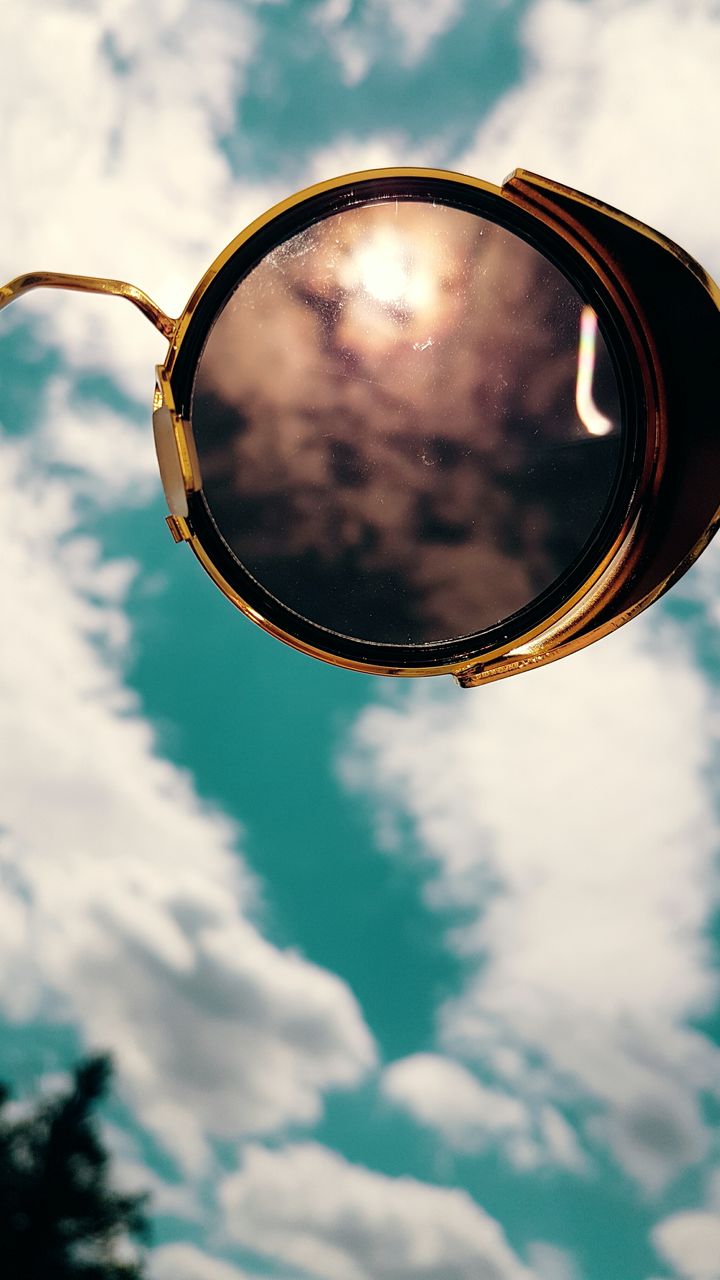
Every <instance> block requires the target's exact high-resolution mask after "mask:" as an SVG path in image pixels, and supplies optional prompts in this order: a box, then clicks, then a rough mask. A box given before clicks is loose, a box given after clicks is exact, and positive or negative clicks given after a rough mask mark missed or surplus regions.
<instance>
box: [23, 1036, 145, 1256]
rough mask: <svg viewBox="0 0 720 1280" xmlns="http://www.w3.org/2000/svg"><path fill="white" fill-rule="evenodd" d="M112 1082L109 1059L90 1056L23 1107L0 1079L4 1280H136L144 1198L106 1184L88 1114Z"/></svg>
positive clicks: (103, 1158) (104, 1161)
mask: <svg viewBox="0 0 720 1280" xmlns="http://www.w3.org/2000/svg"><path fill="white" fill-rule="evenodd" d="M111 1078H112V1064H111V1062H110V1059H109V1058H107V1057H96V1058H89V1059H87V1060H85V1061H84V1062H81V1063H79V1064H78V1066H77V1067H76V1068H75V1071H74V1075H73V1083H72V1085H71V1087H70V1089H69V1090H68V1091H67V1092H65V1093H62V1094H59V1095H54V1096H53V1097H52V1098H49V1099H41V1100H40V1101H39V1102H37V1103H36V1104H35V1105H34V1106H31V1107H29V1108H27V1107H25V1105H22V1106H20V1107H19V1108H15V1107H14V1106H13V1105H11V1095H10V1090H9V1089H8V1087H7V1086H6V1085H3V1084H0V1271H1V1272H2V1276H3V1278H4V1280H142V1276H143V1274H144V1271H143V1265H142V1260H141V1256H140V1251H139V1249H138V1248H137V1247H136V1246H139V1245H141V1244H142V1243H144V1242H145V1241H146V1240H147V1238H148V1234H149V1224H148V1219H147V1216H146V1213H145V1205H146V1197H145V1196H137V1195H121V1194H119V1193H118V1192H116V1191H114V1190H113V1188H112V1185H111V1183H110V1176H109V1175H110V1158H109V1156H108V1154H107V1152H106V1150H105V1148H104V1147H103V1144H102V1142H101V1140H100V1137H99V1134H98V1127H97V1122H96V1119H95V1116H94V1111H95V1109H96V1108H97V1106H98V1105H99V1104H100V1103H101V1102H102V1100H103V1098H104V1097H105V1096H106V1094H107V1092H108V1088H109V1086H110V1082H111ZM128 1246H135V1247H132V1248H129V1247H128ZM133 1255H134V1257H133Z"/></svg>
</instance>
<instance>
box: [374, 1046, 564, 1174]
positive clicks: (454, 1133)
mask: <svg viewBox="0 0 720 1280" xmlns="http://www.w3.org/2000/svg"><path fill="white" fill-rule="evenodd" d="M381 1089H382V1092H383V1093H384V1095H385V1097H386V1098H388V1100H389V1101H391V1102H393V1103H395V1104H396V1105H397V1106H400V1107H403V1108H404V1109H405V1110H407V1111H408V1112H409V1113H410V1114H411V1115H412V1116H413V1117H414V1119H415V1120H417V1121H418V1122H419V1123H420V1124H423V1125H426V1126H427V1127H428V1128H430V1129H433V1130H435V1131H436V1132H437V1133H438V1134H439V1135H440V1136H441V1137H442V1139H443V1140H444V1141H445V1142H446V1143H447V1144H448V1145H449V1146H450V1147H451V1148H452V1149H453V1150H454V1151H458V1152H466V1153H472V1152H479V1151H482V1150H483V1149H484V1148H486V1147H487V1146H488V1145H490V1144H492V1143H497V1142H500V1143H502V1144H503V1147H504V1150H505V1154H506V1155H507V1157H508V1159H509V1160H510V1162H511V1163H512V1164H514V1165H516V1166H517V1168H519V1169H523V1170H530V1169H534V1168H536V1167H537V1166H538V1165H541V1164H554V1165H557V1166H559V1167H561V1168H566V1169H569V1170H571V1171H572V1172H574V1173H584V1172H586V1170H587V1160H586V1157H585V1155H584V1153H583V1152H582V1150H581V1148H580V1146H579V1143H578V1140H577V1137H576V1135H575V1132H574V1130H573V1129H572V1128H571V1127H570V1125H569V1124H568V1123H567V1121H566V1120H565V1119H564V1118H563V1116H562V1115H561V1114H560V1112H559V1111H558V1110H557V1109H556V1108H555V1107H551V1106H550V1105H549V1104H548V1103H543V1104H541V1105H540V1106H539V1107H536V1108H535V1113H534V1114H533V1108H532V1107H531V1106H530V1105H529V1104H528V1102H526V1101H521V1100H520V1099H519V1098H518V1097H516V1096H513V1095H512V1094H510V1093H505V1092H501V1091H500V1090H499V1089H489V1088H487V1086H486V1085H484V1084H481V1083H480V1081H479V1080H478V1079H477V1077H476V1076H474V1075H473V1074H472V1073H471V1072H470V1071H469V1070H468V1069H467V1067H465V1066H463V1065H462V1064H461V1063H459V1062H454V1061H453V1060H452V1059H450V1058H444V1057H442V1056H441V1055H440V1054H434V1053H418V1054H413V1055H412V1056H411V1057H409V1058H402V1059H400V1061H398V1062H393V1063H391V1064H390V1066H389V1067H386V1069H385V1071H384V1072H383V1075H382V1078H381Z"/></svg>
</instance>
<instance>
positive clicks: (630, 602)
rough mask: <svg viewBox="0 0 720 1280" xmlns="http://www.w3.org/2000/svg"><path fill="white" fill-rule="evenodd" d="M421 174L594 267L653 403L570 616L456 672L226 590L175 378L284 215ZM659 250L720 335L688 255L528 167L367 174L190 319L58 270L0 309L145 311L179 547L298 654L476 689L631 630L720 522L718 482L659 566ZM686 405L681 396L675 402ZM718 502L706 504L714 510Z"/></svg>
mask: <svg viewBox="0 0 720 1280" xmlns="http://www.w3.org/2000/svg"><path fill="white" fill-rule="evenodd" d="M415 177H417V178H421V179H422V178H432V179H433V180H437V179H439V180H448V179H449V180H452V181H453V182H455V183H460V184H463V185H465V186H467V187H469V188H473V189H475V190H476V191H480V192H485V193H488V194H490V195H492V196H494V197H499V198H500V199H501V200H502V201H505V202H506V203H507V204H508V205H512V206H515V207H516V208H519V209H522V210H524V211H525V212H526V213H528V214H530V215H531V216H532V218H533V219H535V220H536V222H537V223H538V224H541V225H542V226H543V227H544V228H546V229H548V230H549V231H550V232H552V233H554V234H555V235H556V236H557V237H559V238H560V239H561V241H562V242H563V243H564V244H565V245H566V246H567V251H568V254H574V255H575V257H576V258H579V259H581V260H582V261H583V262H584V264H585V265H586V267H587V268H589V269H590V271H591V272H592V274H593V276H594V278H595V280H596V281H597V283H598V285H599V286H600V288H601V289H602V291H603V292H604V295H605V297H606V299H608V301H609V304H610V305H611V307H612V309H613V310H614V312H615V314H616V316H617V317H618V319H619V320H620V322H621V326H622V329H623V331H624V333H625V335H626V336H627V340H628V342H629V345H630V347H631V356H632V359H633V362H634V366H635V368H636V371H637V376H638V379H639V380H640V383H641V385H642V392H643V396H644V401H645V404H646V406H647V422H646V428H647V430H646V441H645V448H644V452H643V455H642V458H641V459H640V463H639V466H638V471H637V475H636V476H635V482H634V486H633V489H632V493H631V496H630V499H629V501H628V504H627V508H626V510H625V512H624V514H623V516H622V519H621V520H620V523H619V526H618V528H617V529H616V530H615V532H614V537H613V539H612V544H611V546H610V547H609V549H608V550H607V551H606V552H605V554H604V555H603V556H602V558H601V559H600V560H599V561H598V562H597V563H596V564H595V565H594V566H593V568H592V571H591V572H590V573H589V574H588V576H587V578H586V579H585V581H584V582H583V583H582V584H581V585H580V586H579V587H578V589H577V590H576V591H574V593H573V594H572V596H571V597H570V598H568V599H567V600H565V601H564V603H563V604H562V606H561V607H559V608H557V609H556V610H555V611H554V612H553V613H552V614H551V615H549V616H548V617H546V618H544V619H543V620H542V622H541V623H540V624H539V625H536V626H535V627H533V629H532V630H530V631H528V632H527V633H525V634H523V635H522V636H520V637H516V638H515V639H513V640H511V641H508V642H507V643H506V644H504V645H500V646H498V647H496V648H494V649H492V650H491V651H489V652H481V653H476V654H467V655H465V656H464V657H462V658H461V659H459V660H457V661H452V662H446V663H444V664H443V665H418V666H412V667H408V666H403V667H398V666H391V665H379V664H377V663H375V662H371V661H367V662H366V661H363V660H361V659H358V660H356V659H349V658H347V657H344V656H342V657H341V656H338V655H337V654H336V653H332V652H330V651H328V650H325V649H323V648H321V647H317V646H315V645H312V644H308V643H306V642H305V641H303V640H300V639H298V637H297V636H295V635H293V634H292V633H291V632H290V631H287V630H284V629H283V628H281V627H279V626H278V625H276V624H275V623H273V622H272V621H270V620H269V619H268V618H265V617H263V616H262V615H261V614H260V613H259V612H258V611H257V609H255V608H254V607H252V606H251V605H250V604H248V602H247V601H245V600H244V599H243V598H242V597H241V596H240V595H239V594H238V592H237V591H236V590H235V588H234V587H233V586H232V585H231V583H229V582H228V581H227V580H226V578H225V577H224V576H223V574H222V573H221V572H220V571H219V569H218V568H217V566H216V565H215V563H214V562H213V560H212V558H211V557H210V555H209V554H208V552H207V550H206V549H205V547H204V546H203V545H202V542H201V541H200V539H199V537H198V536H197V533H196V531H195V530H194V529H193V526H192V522H191V519H190V517H189V507H188V499H189V498H190V497H191V495H194V494H198V493H200V492H201V490H202V477H201V474H200V467H199V463H198V457H197V452H196V449H195V444H194V440H193V434H192V428H191V424H190V421H189V418H188V417H183V416H181V415H180V413H179V412H178V407H177V406H176V404H175V399H174V396H173V386H172V380H173V372H174V370H175V368H176V365H177V361H178V357H179V354H180V352H181V349H182V347H183V342H184V341H185V340H186V338H187V335H188V330H189V329H190V326H191V325H192V323H193V319H194V317H196V315H197V312H198V308H199V307H200V306H201V305H202V302H203V299H204V298H205V295H206V294H207V291H208V289H209V288H210V286H211V285H212V283H213V281H215V279H216V277H217V276H218V273H219V272H220V271H222V269H223V268H224V267H225V266H226V264H227V263H229V262H230V260H231V259H232V258H233V256H234V255H235V254H236V253H237V251H238V250H239V249H240V248H241V247H242V246H243V245H245V244H246V243H247V242H248V241H249V240H250V239H251V238H252V237H253V236H254V235H255V234H256V233H257V232H258V231H260V230H261V229H262V228H264V227H266V226H267V225H268V224H270V223H271V222H273V221H274V220H275V219H276V218H278V217H279V216H281V215H282V214H285V213H287V212H288V211H291V210H293V209H295V208H296V207H297V206H298V205H300V204H302V203H303V202H305V201H307V200H308V199H309V198H311V197H314V196H318V195H320V194H322V193H326V192H327V193H331V192H332V191H333V190H335V189H338V188H340V187H347V186H349V185H353V184H357V183H361V182H365V183H366V182H367V181H369V180H380V181H382V180H385V179H402V178H415ZM623 236H625V237H626V238H627V237H629V238H630V240H632V242H633V243H632V251H631V250H629V249H628V248H627V246H625V248H623V243H622V237H623ZM608 245H609V246H610V247H609V248H608ZM649 245H652V246H653V251H654V252H656V253H657V252H658V251H659V252H660V253H661V254H662V255H664V257H663V259H662V260H663V262H666V263H668V269H670V264H669V262H668V260H671V261H672V264H673V267H672V269H676V268H677V267H680V268H682V269H683V271H684V272H686V273H689V274H690V276H691V277H692V281H693V285H694V287H695V288H696V290H698V291H700V292H699V293H698V294H697V298H698V306H701V302H700V301H699V299H700V297H701V295H702V297H703V298H705V299H706V300H708V299H709V301H710V302H711V304H714V308H715V314H716V315H717V317H718V332H719V334H720V290H718V287H717V285H715V284H714V282H713V281H712V280H711V279H710V277H709V276H708V275H707V274H706V273H705V272H704V271H703V269H702V268H701V267H700V266H699V264H698V263H696V262H695V261H694V260H693V259H692V258H690V257H689V255H687V254H686V253H685V252H684V251H683V250H681V249H679V248H678V246H676V245H674V244H673V243H672V242H671V241H669V240H667V239H666V238H665V237H663V236H661V235H660V234H659V233H658V232H656V231H653V230H652V229H651V228H649V227H646V226H645V225H644V224H642V223H640V222H638V221H636V220H635V219H633V218H631V217H629V216H628V215H626V214H623V213H620V212H619V211H617V210H614V209H611V208H609V207H608V206H605V205H603V204H601V203H600V202H599V201H596V200H594V199H592V198H591V197H589V196H586V195H583V194H581V193H579V192H576V191H573V190H571V189H569V188H566V187H562V186H561V185H559V184H557V183H553V182H551V181H549V180H548V179H545V178H541V177H538V176H537V175H534V174H531V173H528V172H526V171H524V170H521V169H519V170H516V171H515V172H514V173H512V174H511V175H510V176H509V177H508V178H507V179H506V181H505V182H504V183H503V185H502V187H497V186H494V185H493V184H491V183H487V182H483V181H481V180H479V179H476V178H469V177H466V176H464V175H461V174H455V173H450V172H447V171H445V170H435V169H430V170H428V169H415V168H393V169H376V170H368V171H364V172H361V173H355V174H349V175H345V176H343V177H342V178H336V179H333V180H331V181H328V182H322V183H318V184H316V185H314V186H312V187H309V188H307V189H306V190H304V191H301V192H299V193H298V194H296V195H293V196H290V197H289V198H288V199H286V200H284V201H282V202H281V203H280V204H278V205H275V206H274V208H272V209H270V210H268V212H266V213H264V214H263V215H262V216H261V217H260V218H258V219H256V220H255V221H254V222H253V223H251V225H250V226H249V227H247V228H246V229H245V230H244V231H242V232H241V233H240V235H239V236H237V237H236V238H235V239H234V240H233V241H232V242H231V243H230V244H229V245H228V246H227V248H226V249H224V250H223V252H222V253H221V254H220V255H219V257H218V258H217V259H216V260H215V262H214V263H213V264H212V266H211V267H210V268H209V270H208V271H207V272H206V273H205V275H204V276H203V278H202V280H201V281H200V283H199V284H198V286H197V287H196V289H195V290H194V291H193V293H192V295H191V297H190V299H189V301H188V303H187V305H186V307H185V309H184V311H183V312H182V314H181V315H180V316H179V318H178V319H172V318H171V317H169V316H167V315H166V314H165V313H164V312H163V311H162V310H161V309H160V307H158V306H157V304H156V303H154V302H153V301H152V299H150V298H149V297H148V296H147V294H145V293H143V292H142V290H140V289H138V288H136V287H135V286H133V285H130V284H126V283H125V282H123V281H118V280H105V279H96V278H93V277H86V276H72V275H59V274H52V273H47V272H36V273H32V274H28V275H23V276H18V277H17V278H16V279H15V280H12V281H11V282H10V283H9V284H8V285H6V286H4V287H3V288H2V289H0V309H1V308H2V307H4V306H6V305H8V303H10V302H12V301H14V300H15V299H16V298H18V297H21V296H22V295H23V294H25V293H27V292H28V291H29V290H31V289H35V288H64V289H75V290H78V291H83V292H92V293H105V294H110V295H113V296H117V297H123V298H126V299H127V300H128V301H129V302H132V303H133V304H134V305H135V306H136V307H138V309H139V310H140V311H142V313H143V314H144V315H145V316H146V318H147V319H149V320H150V321H151V323H152V324H154V325H155V327H156V328H157V329H158V330H159V331H160V333H162V334H163V336H164V337H165V338H167V340H168V343H169V347H168V352H167V356H166V358H165V361H164V363H163V364H162V365H161V366H159V367H158V369H157V379H156V389H155V397H154V402H153V428H154V435H155V445H156V451H157V456H158V462H159V466H160V474H161V478H162V484H163V489H164V492H165V497H166V499H167V503H168V507H169V511H170V515H169V516H168V517H167V522H168V525H169V528H170V531H171V533H172V536H173V538H174V539H175V541H176V542H182V541H184V542H187V543H188V544H189V545H190V547H191V549H192V550H193V552H194V554H195V555H196V557H197V558H198V560H199V561H200V563H201V564H202V565H203V567H204V568H205V570H206V571H207V573H208V574H209V575H210V577H211V578H212V579H213V581H214V582H215V583H216V585H217V586H218V587H219V588H220V589H221V591H223V593H224V594H225V595H226V596H227V597H228V599H229V600H231V601H232V603H233V604H234V605H236V607H237V608H239V609H240V610H241V611H242V612H243V613H245V614H246V615H247V616H248V617H249V618H250V619H251V620H252V621H253V622H256V623H257V624H258V625H259V626H261V627H263V628H264V629H265V630H266V631H268V632H269V633H270V634H272V635H274V636H276V638H278V639H280V640H282V641H284V642H285V643H286V644H289V645H291V646H293V647H294V648H296V649H299V650H301V651H302V652H304V653H307V654H309V655H311V656H312V657H316V658H320V659H322V660H324V661H326V662H330V663H332V664H333V665H336V666H342V667H347V668H349V669H352V670H358V671H365V672H368V673H372V674H376V675H385V676H391V675H392V676H430V675H442V674H451V675H453V676H454V677H455V679H456V680H457V681H458V682H459V683H460V684H461V685H462V686H463V687H466V688H467V687H472V686H475V685H478V684H483V683H486V682H489V681H493V680H498V679H501V678H503V677H505V676H509V675H513V674H516V673H518V672H520V671H524V670H528V669H532V668H534V667H537V666H541V665H544V664H545V663H548V662H553V661H556V660H557V659H558V658H561V657H564V656H565V655H566V654H570V653H573V652H575V651H577V650H579V649H581V648H584V647H585V646H586V645H588V644H591V643H592V642H593V641H595V640H597V639H599V638H600V637H601V636H603V635H605V634H607V633H608V632H609V631H612V630H614V629H616V628H617V627H619V626H620V625H622V624H623V623H624V622H627V621H628V620H629V619H630V618H632V617H634V616H635V615H636V614H637V613H639V612H640V611H641V610H643V609H645V608H646V607H647V606H648V605H649V604H651V603H652V602H653V600H655V599H657V597H658V596H659V595H661V594H662V593H663V592H664V591H665V590H667V588H668V587H669V586H670V585H672V583H673V582H674V581H675V580H676V578H677V577H679V576H680V575H681V573H683V572H684V571H685V569H687V568H688V567H689V565H690V564H691V563H692V562H693V560H694V559H695V558H696V557H697V556H698V555H699V554H700V552H701V551H702V549H703V547H704V546H705V545H706V544H707V542H708V541H709V540H710V538H711V537H712V535H713V533H714V532H715V530H716V528H717V526H718V523H720V472H719V473H718V480H717V495H716V498H715V500H714V503H713V502H712V501H711V502H710V507H709V508H708V511H707V512H706V514H705V515H704V516H703V518H702V521H701V525H699V526H698V527H695V525H697V519H696V520H695V523H693V519H691V518H689V517H688V516H687V509H688V501H689V499H688V494H687V493H686V494H685V497H684V499H683V501H682V502H679V500H675V499H673V501H674V502H675V507H674V508H672V509H673V510H675V509H678V510H681V514H682V515H683V519H684V522H685V525H686V526H687V529H686V530H685V528H684V530H683V532H684V535H685V543H687V545H685V544H684V543H683V545H682V549H681V554H680V559H679V561H678V562H677V563H674V561H673V562H672V564H671V565H670V568H668V564H665V563H660V561H661V560H662V556H660V555H659V553H658V551H657V546H658V545H659V544H661V543H662V538H661V537H660V535H659V532H658V529H659V516H658V513H659V512H661V508H662V501H663V493H664V488H663V486H664V483H665V473H666V468H667V456H668V440H669V439H670V436H671V432H672V421H671V418H670V417H669V416H668V396H667V387H666V381H667V379H666V376H665V372H664V360H666V357H667V338H666V336H664V337H663V342H664V344H665V346H664V348H663V350H660V348H659V346H658V336H657V334H658V322H657V316H656V315H654V314H653V313H652V311H649V309H648V298H649V297H650V293H649V292H648V286H647V279H646V278H645V276H643V272H642V270H641V269H640V268H639V267H638V264H637V261H636V260H637V259H638V255H639V256H640V257H642V252H640V249H639V247H642V246H645V250H646V251H649V250H648V249H647V247H648V246H649ZM702 305H704V304H702ZM660 327H661V326H660ZM661 345H662V343H661ZM719 349H720V347H719ZM676 402H677V396H676V397H675V401H674V403H676ZM676 434H677V432H676ZM701 446H702V447H703V448H705V449H706V450H712V449H714V447H715V446H714V444H712V445H710V444H707V442H706V441H705V437H702V440H701ZM688 447H689V446H688ZM713 457H714V454H713ZM719 461H720V457H719ZM665 488H667V485H665ZM686 488H687V486H686ZM681 496H682V495H681ZM678 503H679V505H678ZM683 504H684V505H683ZM705 505H706V506H707V502H706V504H705ZM665 508H666V510H665V517H667V511H668V510H669V509H670V508H669V507H668V501H666V502H665ZM661 514H662V512H661ZM707 516H709V518H707ZM667 554H670V553H669V552H668V553H667ZM676 555H677V553H675V556H676ZM653 557H654V559H653ZM666 559H667V555H666ZM668 563H669V562H668Z"/></svg>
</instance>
